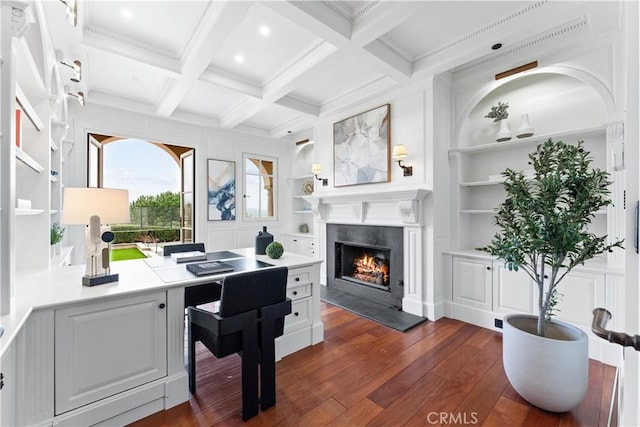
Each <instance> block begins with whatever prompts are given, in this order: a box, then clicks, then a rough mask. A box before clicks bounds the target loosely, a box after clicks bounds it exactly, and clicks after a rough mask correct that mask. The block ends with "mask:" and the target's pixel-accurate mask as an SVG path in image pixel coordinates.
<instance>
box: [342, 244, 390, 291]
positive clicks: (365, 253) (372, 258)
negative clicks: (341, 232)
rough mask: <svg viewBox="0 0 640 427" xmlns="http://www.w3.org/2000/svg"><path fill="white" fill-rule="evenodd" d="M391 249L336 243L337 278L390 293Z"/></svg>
mask: <svg viewBox="0 0 640 427" xmlns="http://www.w3.org/2000/svg"><path fill="white" fill-rule="evenodd" d="M390 253H391V249H390V248H383V247H379V246H368V245H361V244H352V243H348V242H336V244H335V258H336V272H335V277H338V278H341V279H343V280H349V281H352V282H353V283H356V284H360V285H365V286H372V287H374V288H377V289H383V290H385V291H390V290H391V288H390V287H389V256H390Z"/></svg>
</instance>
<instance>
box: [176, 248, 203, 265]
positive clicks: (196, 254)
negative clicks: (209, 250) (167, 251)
mask: <svg viewBox="0 0 640 427" xmlns="http://www.w3.org/2000/svg"><path fill="white" fill-rule="evenodd" d="M171 259H172V260H174V261H175V262H177V263H181V262H191V261H204V260H206V259H207V254H206V253H204V252H201V251H189V252H174V253H172V254H171Z"/></svg>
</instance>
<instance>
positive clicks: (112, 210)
mask: <svg viewBox="0 0 640 427" xmlns="http://www.w3.org/2000/svg"><path fill="white" fill-rule="evenodd" d="M126 222H131V217H130V216H129V192H128V191H127V190H120V189H116V188H84V187H79V188H71V187H65V189H64V194H63V204H62V223H63V224H69V225H71V224H82V225H87V224H88V225H89V227H88V228H87V230H86V232H85V265H86V268H85V274H84V277H83V278H82V284H83V285H84V286H95V285H101V284H103V283H110V282H116V281H118V274H111V267H110V260H111V242H112V241H113V239H114V237H115V236H114V235H113V233H112V232H111V231H110V230H109V226H108V225H105V226H102V224H122V223H126Z"/></svg>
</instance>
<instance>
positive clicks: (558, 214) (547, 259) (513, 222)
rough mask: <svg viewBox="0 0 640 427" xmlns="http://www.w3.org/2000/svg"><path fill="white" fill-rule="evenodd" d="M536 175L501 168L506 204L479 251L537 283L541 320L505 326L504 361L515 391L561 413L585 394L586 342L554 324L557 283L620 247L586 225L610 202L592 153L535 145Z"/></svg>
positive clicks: (516, 319)
mask: <svg viewBox="0 0 640 427" xmlns="http://www.w3.org/2000/svg"><path fill="white" fill-rule="evenodd" d="M529 159H530V161H529V163H530V164H531V165H532V166H533V169H534V176H533V179H531V177H526V176H525V174H524V173H523V172H516V171H514V170H512V169H507V170H505V171H504V172H503V173H502V175H503V176H504V177H505V182H504V188H505V190H506V193H507V195H506V199H505V200H504V202H502V203H501V204H500V206H499V207H498V209H497V214H496V217H495V221H496V224H497V226H498V229H499V230H498V232H497V233H496V234H495V235H494V237H493V239H492V240H491V243H490V244H489V245H487V246H486V247H484V248H481V249H482V250H484V251H486V252H489V253H490V254H491V255H494V256H496V257H497V258H499V259H501V260H504V263H505V266H506V268H507V269H509V270H512V271H519V270H521V271H524V272H525V273H526V274H527V275H529V277H530V278H531V279H532V280H533V282H534V283H535V284H536V285H537V291H538V293H537V295H538V305H537V308H538V315H537V316H532V315H509V316H506V317H505V319H504V322H503V325H504V330H503V362H504V368H505V372H506V374H507V377H508V378H509V381H510V382H511V384H512V386H513V387H514V389H515V390H516V391H517V392H518V393H519V394H520V395H521V396H522V397H523V398H524V399H526V400H528V401H529V402H530V403H532V404H534V405H536V406H538V407H540V408H542V409H546V410H549V411H553V412H564V411H568V410H570V409H572V408H574V407H575V406H577V405H578V404H579V403H580V402H581V401H582V399H583V398H584V396H585V395H586V390H587V381H588V337H587V336H586V334H585V333H584V332H582V330H580V329H578V328H577V327H575V326H572V325H570V324H568V323H565V322H560V321H558V320H552V317H553V313H554V310H555V308H556V304H557V303H558V300H559V298H560V297H561V294H560V293H559V288H558V285H559V284H560V283H561V281H562V279H563V278H565V277H566V276H567V274H568V273H569V272H570V271H571V270H572V269H573V268H575V267H576V266H579V265H582V264H584V262H585V261H587V260H590V259H592V258H594V257H596V256H597V255H600V254H602V253H605V252H607V251H610V250H612V249H613V248H616V247H618V248H622V241H620V240H614V241H609V242H608V241H607V236H606V235H605V236H597V235H595V234H593V233H592V232H590V231H589V229H588V226H589V224H590V222H591V220H592V218H593V217H594V214H595V213H596V212H597V211H599V210H601V209H603V208H605V207H606V206H608V205H610V204H611V200H610V199H609V197H608V196H609V189H608V187H609V185H610V183H611V182H610V181H609V174H608V173H607V172H606V171H601V170H599V169H594V168H592V167H591V163H592V158H591V156H590V153H589V152H587V151H586V150H585V149H584V147H583V142H582V141H580V142H578V143H577V144H576V145H571V144H565V143H564V142H562V141H557V142H554V141H552V140H551V139H549V140H548V141H546V142H545V143H543V144H540V145H539V146H538V147H537V149H536V151H535V152H533V153H531V154H529Z"/></svg>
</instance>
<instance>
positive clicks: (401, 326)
mask: <svg viewBox="0 0 640 427" xmlns="http://www.w3.org/2000/svg"><path fill="white" fill-rule="evenodd" d="M403 234H404V233H403V230H402V227H386V226H371V225H351V224H327V254H326V260H327V286H326V287H324V286H323V287H322V289H321V291H322V292H321V295H320V297H321V299H323V300H324V301H326V302H328V303H330V304H333V305H336V306H339V307H342V308H344V309H347V310H349V311H351V312H354V313H356V314H359V315H361V316H363V317H366V318H368V319H371V320H374V321H377V322H379V323H382V324H384V325H386V326H389V327H391V328H394V329H397V330H400V331H403V332H404V331H406V330H408V329H410V328H412V327H413V326H416V325H418V324H420V323H422V322H424V321H425V320H427V319H426V318H423V317H419V316H415V315H413V314H409V313H405V312H403V311H402V297H403V296H404V283H403V278H404V271H403V269H404V261H403V260H404V253H403V251H404V249H403V247H404V245H403ZM354 247H355V248H357V247H362V248H363V250H365V251H368V252H369V253H371V254H372V255H376V256H379V257H380V258H381V259H384V262H385V264H386V265H388V275H389V277H388V283H386V280H385V282H384V283H382V284H380V283H378V284H371V283H369V284H367V283H362V281H359V280H353V279H352V278H351V277H349V274H348V273H347V274H345V273H344V272H345V271H347V272H348V270H349V268H345V266H344V265H341V264H345V263H349V262H350V260H351V259H352V258H350V257H348V256H346V254H348V253H350V252H352V248H354ZM357 251H358V250H357V249H356V250H355V252H357Z"/></svg>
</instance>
